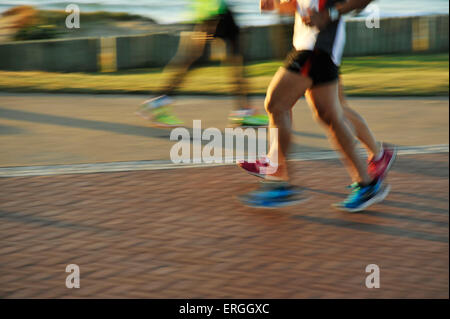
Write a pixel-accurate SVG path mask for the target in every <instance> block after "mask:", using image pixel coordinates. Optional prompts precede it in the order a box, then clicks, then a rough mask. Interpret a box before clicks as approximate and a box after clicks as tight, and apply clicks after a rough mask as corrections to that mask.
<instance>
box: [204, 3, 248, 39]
mask: <svg viewBox="0 0 450 319" xmlns="http://www.w3.org/2000/svg"><path fill="white" fill-rule="evenodd" d="M202 25H203V28H204V29H205V31H206V32H207V33H209V35H211V36H213V37H217V38H221V39H224V40H231V41H233V40H235V39H237V38H238V37H239V31H240V30H239V26H238V25H237V24H236V22H235V21H234V18H233V14H232V13H231V11H229V10H227V11H226V12H225V13H223V14H219V15H216V16H214V17H211V18H209V19H208V20H205V21H203V22H202Z"/></svg>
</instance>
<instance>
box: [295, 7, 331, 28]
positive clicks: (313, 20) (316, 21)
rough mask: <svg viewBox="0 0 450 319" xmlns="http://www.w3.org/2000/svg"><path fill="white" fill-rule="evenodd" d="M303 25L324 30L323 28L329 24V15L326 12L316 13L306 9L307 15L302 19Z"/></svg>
mask: <svg viewBox="0 0 450 319" xmlns="http://www.w3.org/2000/svg"><path fill="white" fill-rule="evenodd" d="M302 20H303V23H304V24H306V25H307V26H310V27H317V28H319V30H323V29H325V27H326V26H327V25H328V24H329V23H330V22H331V19H330V15H329V14H328V11H327V10H324V11H321V12H317V11H316V10H311V9H308V15H307V16H304V17H302Z"/></svg>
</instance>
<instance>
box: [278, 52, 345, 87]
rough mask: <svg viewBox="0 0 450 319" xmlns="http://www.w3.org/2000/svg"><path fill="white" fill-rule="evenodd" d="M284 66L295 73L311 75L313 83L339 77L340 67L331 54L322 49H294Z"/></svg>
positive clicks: (325, 81)
mask: <svg viewBox="0 0 450 319" xmlns="http://www.w3.org/2000/svg"><path fill="white" fill-rule="evenodd" d="M284 67H285V68H286V69H287V70H289V71H291V72H294V73H298V74H301V75H303V76H306V77H309V78H311V79H312V81H313V85H314V86H315V85H320V84H326V83H330V82H334V81H336V80H338V79H339V67H338V66H337V65H336V64H334V62H333V60H332V59H331V56H330V55H329V54H328V53H326V52H323V51H321V50H314V51H309V50H302V51H297V50H295V49H294V50H292V51H291V52H290V53H289V54H288V56H287V58H286V60H285V61H284Z"/></svg>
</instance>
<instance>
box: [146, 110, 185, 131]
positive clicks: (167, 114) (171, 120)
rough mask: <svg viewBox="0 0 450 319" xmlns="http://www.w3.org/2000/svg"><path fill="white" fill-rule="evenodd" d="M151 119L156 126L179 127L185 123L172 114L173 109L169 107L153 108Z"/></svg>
mask: <svg viewBox="0 0 450 319" xmlns="http://www.w3.org/2000/svg"><path fill="white" fill-rule="evenodd" d="M151 121H152V122H153V124H154V125H155V126H159V127H177V126H182V125H183V121H181V120H180V119H179V118H178V117H176V116H175V115H173V114H171V111H170V110H169V108H167V107H159V108H156V109H153V110H152V118H151Z"/></svg>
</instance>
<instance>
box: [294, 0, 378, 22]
mask: <svg viewBox="0 0 450 319" xmlns="http://www.w3.org/2000/svg"><path fill="white" fill-rule="evenodd" d="M372 1H373V0H347V1H344V2H340V3H337V4H336V5H335V6H334V7H331V8H329V9H328V10H324V11H321V12H317V11H315V10H308V16H305V17H302V20H303V22H304V23H305V24H306V25H309V26H316V27H318V28H319V29H324V28H325V27H326V26H327V25H328V24H329V23H331V22H333V21H335V20H338V19H339V17H340V16H342V15H344V14H346V13H349V12H351V11H353V10H361V9H364V8H365V7H366V6H367V5H368V4H369V3H371V2H372Z"/></svg>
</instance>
